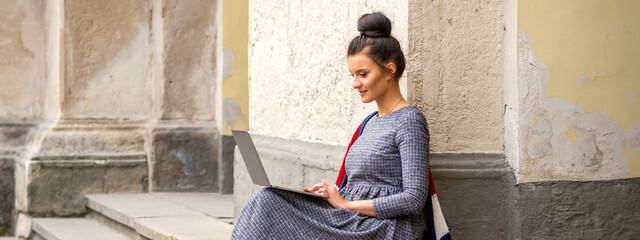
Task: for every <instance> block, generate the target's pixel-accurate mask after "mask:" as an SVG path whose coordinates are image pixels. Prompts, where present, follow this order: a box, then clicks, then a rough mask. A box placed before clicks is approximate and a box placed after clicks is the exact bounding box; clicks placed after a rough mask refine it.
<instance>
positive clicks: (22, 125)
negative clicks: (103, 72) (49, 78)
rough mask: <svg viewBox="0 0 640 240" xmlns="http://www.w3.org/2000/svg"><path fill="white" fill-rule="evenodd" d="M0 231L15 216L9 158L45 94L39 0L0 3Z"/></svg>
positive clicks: (0, 233) (19, 145)
mask: <svg viewBox="0 0 640 240" xmlns="http://www.w3.org/2000/svg"><path fill="white" fill-rule="evenodd" d="M0 5H1V6H2V7H0V23H1V24H0V56H1V57H0V236H4V235H6V234H7V233H8V232H10V231H11V228H12V222H13V220H12V218H14V210H13V208H14V198H15V179H14V178H15V176H14V158H15V154H16V152H17V151H19V150H20V149H22V148H24V145H25V142H26V138H27V135H29V133H30V131H31V130H32V129H33V128H34V126H36V125H37V123H38V121H39V118H40V117H41V115H42V110H43V105H44V102H45V101H44V98H43V97H42V96H43V91H44V85H43V84H42V79H43V78H44V63H45V62H44V51H43V45H44V37H43V36H44V34H43V33H44V25H43V23H44V21H43V17H44V4H43V3H42V2H41V1H37V0H28V1H19V0H4V1H2V2H1V4H0Z"/></svg>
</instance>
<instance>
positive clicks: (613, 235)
mask: <svg viewBox="0 0 640 240" xmlns="http://www.w3.org/2000/svg"><path fill="white" fill-rule="evenodd" d="M639 185H640V178H631V179H618V180H608V181H547V182H527V183H520V184H517V185H516V189H515V191H514V194H515V196H516V198H517V205H516V208H515V211H514V213H515V215H516V219H517V221H515V236H516V239H638V236H640V229H638V225H640V214H639V213H640V201H638V196H640V188H638V186H639Z"/></svg>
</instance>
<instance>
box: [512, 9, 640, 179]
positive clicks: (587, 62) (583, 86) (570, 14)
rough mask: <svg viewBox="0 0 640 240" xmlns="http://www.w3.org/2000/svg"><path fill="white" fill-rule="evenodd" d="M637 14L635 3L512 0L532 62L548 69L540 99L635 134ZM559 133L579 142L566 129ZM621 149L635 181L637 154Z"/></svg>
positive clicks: (639, 83) (639, 92)
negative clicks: (530, 43)
mask: <svg viewBox="0 0 640 240" xmlns="http://www.w3.org/2000/svg"><path fill="white" fill-rule="evenodd" d="M639 11H640V1H638V0H616V1H606V0H563V1H556V0H520V1H518V28H519V29H521V30H524V31H526V33H527V34H529V35H530V36H531V38H532V39H533V47H534V49H535V57H536V58H537V60H539V61H543V62H544V64H545V65H546V66H547V67H548V68H549V84H548V86H547V87H548V88H547V92H546V95H547V96H548V97H552V98H560V99H563V100H566V101H568V102H570V103H572V104H576V105H577V106H579V107H580V108H582V109H584V110H585V111H586V112H598V113H602V114H604V115H605V116H606V118H607V120H613V121H615V122H617V123H618V125H619V127H620V129H621V130H622V131H623V132H629V131H631V130H634V129H636V130H637V129H638V127H640V14H638V12H639ZM536 120H537V119H536ZM536 123H537V121H536ZM534 124H535V123H534ZM564 133H565V134H566V137H567V138H568V140H569V141H571V142H573V141H578V140H579V137H578V135H577V134H576V133H575V132H574V131H573V130H572V129H570V128H569V129H567V130H566V132H564ZM621 150H622V153H623V154H624V155H625V156H626V157H627V158H628V167H629V171H630V172H631V175H632V176H633V177H640V151H633V150H631V149H624V148H622V147H621ZM635 150H638V149H635Z"/></svg>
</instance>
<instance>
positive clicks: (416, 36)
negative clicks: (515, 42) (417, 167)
mask: <svg viewBox="0 0 640 240" xmlns="http://www.w3.org/2000/svg"><path fill="white" fill-rule="evenodd" d="M504 12H505V10H504V6H503V1H502V0H491V1H489V2H482V3H481V2H469V1H410V5H409V22H410V26H409V53H408V62H409V65H408V69H410V70H409V74H408V75H407V76H408V78H409V79H410V80H409V83H410V86H409V87H408V89H410V90H411V91H413V92H414V94H410V95H414V96H415V99H414V102H415V103H416V105H417V106H419V107H420V109H422V110H423V112H424V113H425V116H426V118H427V120H428V122H429V130H430V132H431V141H430V145H431V151H432V152H502V151H503V142H504V141H503V139H504V138H503V126H504V125H503V109H504V106H503V104H502V103H503V99H502V85H503V58H504V56H503V35H504V32H505V28H504V20H503V17H504Z"/></svg>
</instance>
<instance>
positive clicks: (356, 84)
mask: <svg viewBox="0 0 640 240" xmlns="http://www.w3.org/2000/svg"><path fill="white" fill-rule="evenodd" d="M360 85H362V84H361V83H360V81H359V80H358V78H355V77H354V78H353V82H352V83H351V86H352V87H353V88H356V89H357V88H359V87H360Z"/></svg>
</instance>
